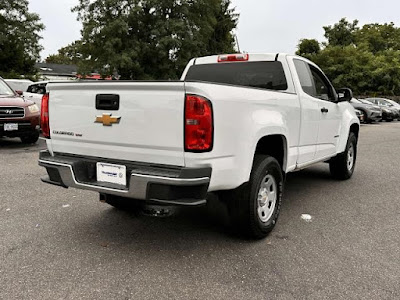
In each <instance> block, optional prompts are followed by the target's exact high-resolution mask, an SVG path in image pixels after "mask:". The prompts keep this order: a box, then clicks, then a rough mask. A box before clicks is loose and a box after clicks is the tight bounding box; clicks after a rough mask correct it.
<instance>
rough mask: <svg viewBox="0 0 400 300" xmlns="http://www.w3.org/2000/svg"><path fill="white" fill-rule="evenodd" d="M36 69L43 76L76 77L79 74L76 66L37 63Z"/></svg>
mask: <svg viewBox="0 0 400 300" xmlns="http://www.w3.org/2000/svg"><path fill="white" fill-rule="evenodd" d="M35 67H36V68H37V69H38V70H39V72H40V73H41V74H43V75H54V76H75V75H76V74H77V72H78V67H77V66H76V65H60V64H47V63H37V64H36V65H35Z"/></svg>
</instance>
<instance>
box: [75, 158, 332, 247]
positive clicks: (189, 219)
mask: <svg viewBox="0 0 400 300" xmlns="http://www.w3.org/2000/svg"><path fill="white" fill-rule="evenodd" d="M338 184H340V182H338V181H336V180H334V179H332V178H331V176H330V174H329V170H328V168H327V167H326V166H324V165H322V164H321V165H319V166H316V167H313V168H310V169H308V170H305V171H300V172H297V173H293V174H291V175H290V176H288V180H287V183H286V190H285V195H284V201H283V207H282V211H281V216H280V220H279V222H278V224H277V226H276V228H275V229H274V231H273V232H272V233H271V234H270V236H269V237H268V238H267V239H266V240H267V241H275V242H278V241H281V242H282V240H285V239H286V238H287V237H288V236H287V235H288V233H287V232H290V228H293V226H297V225H298V224H297V222H298V220H299V219H300V214H298V212H297V211H298V209H299V206H301V207H307V206H308V205H310V206H312V205H315V202H318V201H320V200H321V199H320V195H318V193H317V192H316V191H321V189H319V188H318V185H319V186H323V187H324V188H328V189H329V188H332V189H333V188H334V187H335V186H336V185H338ZM315 185H317V187H315ZM313 186H314V187H313ZM300 191H301V194H302V195H303V196H302V197H301V198H299V192H300ZM104 205H106V204H104ZM293 215H296V218H293V217H292V216H293ZM297 217H298V218H297ZM94 228H97V230H96V229H95V231H96V234H95V236H93V233H94V231H93V230H94ZM285 232H286V233H285ZM79 234H80V237H76V238H77V239H82V242H83V243H85V242H88V237H89V240H90V236H91V235H92V236H93V238H94V239H95V240H97V243H98V244H101V246H103V247H107V248H108V247H113V248H114V247H116V248H119V247H123V246H127V245H133V244H135V245H142V246H143V245H147V246H150V245H149V244H151V245H153V246H154V245H155V244H157V245H158V247H162V248H163V249H164V250H167V249H175V250H176V249H186V248H188V249H191V248H192V247H199V243H202V242H205V241H207V242H206V244H207V245H209V244H210V242H212V243H217V244H218V243H223V244H224V243H234V244H244V245H245V244H248V243H252V244H253V243H254V241H252V240H246V239H243V237H242V236H241V235H239V234H237V233H236V232H234V231H233V229H232V227H231V226H230V222H229V215H228V212H227V209H226V207H225V206H224V204H223V203H221V202H220V201H219V200H218V198H217V197H211V198H210V201H209V203H208V205H207V206H205V207H199V208H180V209H178V210H177V212H176V214H175V215H173V216H172V217H166V218H157V217H149V216H144V215H141V214H138V213H136V212H127V211H121V210H118V209H115V208H112V207H109V208H106V209H105V210H103V211H102V212H100V213H99V214H95V215H92V217H91V218H89V219H86V220H85V221H84V222H83V224H80V230H79ZM282 237H284V238H282ZM266 240H263V241H260V243H264V242H265V241H266ZM90 242H91V243H95V241H93V240H91V241H90ZM207 247H208V246H207ZM148 249H150V248H148Z"/></svg>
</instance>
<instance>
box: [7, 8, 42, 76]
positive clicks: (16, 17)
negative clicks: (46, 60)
mask: <svg viewBox="0 0 400 300" xmlns="http://www.w3.org/2000/svg"><path fill="white" fill-rule="evenodd" d="M43 29H44V25H43V24H42V23H41V22H40V18H39V16H38V15H37V14H34V13H30V12H29V11H28V1H27V0H1V1H0V66H1V69H0V75H1V76H3V77H19V75H21V74H34V73H35V69H34V66H35V62H36V61H37V60H38V59H39V57H40V56H39V53H40V51H41V50H42V47H41V46H40V44H39V40H40V39H41V37H40V35H39V33H40V32H41V31H42V30H43Z"/></svg>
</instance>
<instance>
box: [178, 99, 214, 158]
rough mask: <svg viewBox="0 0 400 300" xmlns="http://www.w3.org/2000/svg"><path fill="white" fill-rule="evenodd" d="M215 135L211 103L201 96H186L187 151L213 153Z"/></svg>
mask: <svg viewBox="0 0 400 300" xmlns="http://www.w3.org/2000/svg"><path fill="white" fill-rule="evenodd" d="M213 133H214V128H213V111H212V106H211V102H210V101H209V100H207V99H205V98H203V97H200V96H196V95H186V101H185V151H187V152H207V151H211V150H212V147H213Z"/></svg>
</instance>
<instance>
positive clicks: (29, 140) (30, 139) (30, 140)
mask: <svg viewBox="0 0 400 300" xmlns="http://www.w3.org/2000/svg"><path fill="white" fill-rule="evenodd" d="M38 140H39V132H35V133H31V134H30V135H27V136H21V142H22V143H24V144H35V143H36V142H37V141H38Z"/></svg>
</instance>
